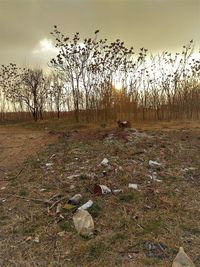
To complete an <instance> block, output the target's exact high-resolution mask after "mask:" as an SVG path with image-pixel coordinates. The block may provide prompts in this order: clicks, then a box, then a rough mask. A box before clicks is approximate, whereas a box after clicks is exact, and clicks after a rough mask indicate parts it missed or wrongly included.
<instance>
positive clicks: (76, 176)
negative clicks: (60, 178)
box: [67, 174, 80, 180]
mask: <svg viewBox="0 0 200 267" xmlns="http://www.w3.org/2000/svg"><path fill="white" fill-rule="evenodd" d="M79 176H80V174H72V175H70V176H68V177H67V179H69V180H72V179H74V178H78V177H79Z"/></svg>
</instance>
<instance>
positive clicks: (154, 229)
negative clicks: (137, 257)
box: [143, 218, 164, 234]
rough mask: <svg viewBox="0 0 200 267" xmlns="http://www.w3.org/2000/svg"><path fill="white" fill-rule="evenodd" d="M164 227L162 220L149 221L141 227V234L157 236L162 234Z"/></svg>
mask: <svg viewBox="0 0 200 267" xmlns="http://www.w3.org/2000/svg"><path fill="white" fill-rule="evenodd" d="M163 227H164V223H163V221H162V219H160V218H159V219H154V220H151V221H148V222H147V223H146V224H145V225H144V226H143V228H144V229H143V234H151V233H154V234H159V233H161V232H162V230H163Z"/></svg>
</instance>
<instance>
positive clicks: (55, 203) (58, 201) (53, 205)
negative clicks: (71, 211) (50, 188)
mask: <svg viewBox="0 0 200 267" xmlns="http://www.w3.org/2000/svg"><path fill="white" fill-rule="evenodd" d="M65 199H68V197H62V198H61V199H59V200H57V201H56V202H54V203H53V204H52V205H51V207H50V208H49V210H51V209H52V208H53V207H55V205H57V204H58V203H60V202H61V201H63V200H65Z"/></svg>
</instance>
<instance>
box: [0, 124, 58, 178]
mask: <svg viewBox="0 0 200 267" xmlns="http://www.w3.org/2000/svg"><path fill="white" fill-rule="evenodd" d="M55 141H56V137H55V136H52V135H50V134H48V132H45V131H32V130H27V129H21V128H15V127H4V126H1V127H0V170H1V171H8V170H12V169H13V168H15V167H16V166H18V165H20V164H21V163H22V162H23V161H24V160H25V159H26V158H27V157H28V156H30V155H33V154H35V153H37V152H38V151H40V150H41V149H42V148H44V147H45V146H46V145H48V144H51V143H54V142H55ZM0 177H1V173H0Z"/></svg>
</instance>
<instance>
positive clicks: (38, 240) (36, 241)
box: [33, 235, 40, 243]
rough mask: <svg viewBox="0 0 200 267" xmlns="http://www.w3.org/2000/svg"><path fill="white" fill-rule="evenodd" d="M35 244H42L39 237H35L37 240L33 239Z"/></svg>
mask: <svg viewBox="0 0 200 267" xmlns="http://www.w3.org/2000/svg"><path fill="white" fill-rule="evenodd" d="M33 242H35V243H39V242H40V239H39V236H38V235H36V236H35V238H34V239H33Z"/></svg>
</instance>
